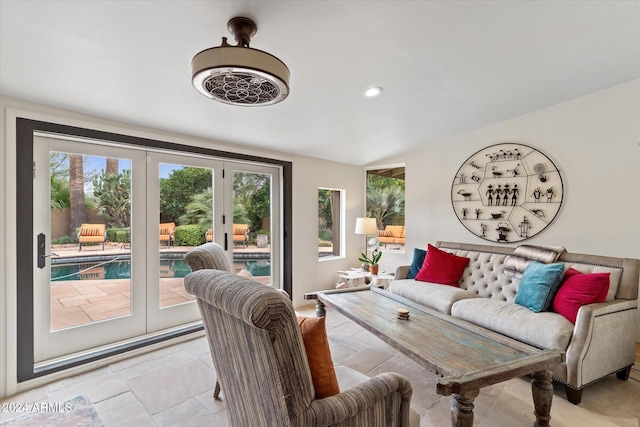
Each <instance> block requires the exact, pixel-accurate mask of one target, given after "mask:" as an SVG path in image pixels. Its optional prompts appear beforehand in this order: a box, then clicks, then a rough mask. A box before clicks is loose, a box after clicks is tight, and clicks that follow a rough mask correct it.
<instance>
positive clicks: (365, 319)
mask: <svg viewBox="0 0 640 427" xmlns="http://www.w3.org/2000/svg"><path fill="white" fill-rule="evenodd" d="M316 298H317V299H318V300H319V301H320V302H321V303H323V304H326V305H328V306H331V307H333V308H335V309H336V310H337V311H338V312H340V313H341V314H343V315H344V316H346V317H347V318H349V319H351V320H353V321H354V322H356V323H357V324H359V325H361V326H362V327H363V328H365V329H366V330H368V331H370V332H372V333H373V334H374V335H376V336H377V337H379V338H381V339H382V340H384V341H385V342H387V343H388V344H390V345H391V346H393V347H394V348H396V349H397V350H398V351H400V352H402V353H403V354H405V355H407V356H408V357H410V358H411V359H413V360H415V361H416V362H418V363H420V364H421V365H423V366H425V367H427V368H428V369H430V370H431V371H432V372H435V373H436V374H438V375H439V376H440V378H439V381H438V384H437V392H438V393H439V394H441V395H444V396H448V395H451V394H454V393H455V394H464V393H466V392H469V391H471V392H473V391H474V390H476V391H477V390H478V389H480V388H482V387H485V386H488V385H491V384H495V383H499V382H502V381H506V380H508V379H511V378H515V377H520V376H524V375H528V374H534V373H536V372H540V371H549V370H551V369H552V368H553V367H555V366H556V365H558V364H559V363H561V361H562V360H563V357H564V355H563V353H562V352H560V351H555V350H540V349H538V348H535V347H532V346H530V345H527V344H524V343H522V342H519V341H516V340H513V339H510V338H508V337H505V336H504V335H500V334H497V333H494V332H492V331H489V330H486V329H484V328H481V327H478V326H476V325H473V324H471V323H469V322H465V321H463V320H459V319H455V318H453V317H451V316H447V315H445V314H442V313H440V312H438V311H436V310H431V309H429V308H426V307H423V306H420V305H418V304H416V303H414V302H412V301H410V300H408V299H405V298H402V297H400V296H397V295H394V294H391V293H389V292H386V291H383V290H380V289H376V288H371V289H368V288H365V289H363V288H360V289H346V290H344V291H327V292H318V293H317V294H316ZM399 308H402V309H407V310H409V313H410V317H409V320H400V319H398V318H397V315H396V314H397V309H399Z"/></svg>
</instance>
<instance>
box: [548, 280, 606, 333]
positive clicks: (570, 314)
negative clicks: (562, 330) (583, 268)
mask: <svg viewBox="0 0 640 427" xmlns="http://www.w3.org/2000/svg"><path fill="white" fill-rule="evenodd" d="M609 276H610V274H609V273H590V274H586V273H581V272H579V271H578V270H575V269H573V268H570V269H568V270H567V272H566V273H565V274H564V279H563V281H562V284H561V285H560V289H558V292H557V293H556V296H555V297H554V298H553V303H552V304H551V308H552V309H553V311H555V312H556V313H560V314H562V315H563V316H564V317H566V318H567V320H569V321H570V322H571V323H574V324H575V323H576V317H578V310H579V309H580V307H582V306H583V305H587V304H592V303H594V302H603V301H604V300H605V299H607V293H608V292H609V284H610V282H609Z"/></svg>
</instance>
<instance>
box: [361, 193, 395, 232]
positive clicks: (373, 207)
mask: <svg viewBox="0 0 640 427" xmlns="http://www.w3.org/2000/svg"><path fill="white" fill-rule="evenodd" d="M367 187H368V188H367V216H368V217H370V218H375V219H376V221H377V222H378V228H380V229H384V225H385V222H386V221H387V220H389V219H391V218H392V217H394V216H396V215H398V216H404V191H402V189H401V188H399V187H386V188H374V187H373V186H367Z"/></svg>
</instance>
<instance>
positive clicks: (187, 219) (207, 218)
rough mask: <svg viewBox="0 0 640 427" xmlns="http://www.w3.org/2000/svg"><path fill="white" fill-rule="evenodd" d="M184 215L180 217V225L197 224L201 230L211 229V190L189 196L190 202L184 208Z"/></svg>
mask: <svg viewBox="0 0 640 427" xmlns="http://www.w3.org/2000/svg"><path fill="white" fill-rule="evenodd" d="M184 210H185V213H184V214H183V215H182V216H180V218H179V220H178V222H179V223H180V225H187V224H198V225H199V226H200V228H202V229H203V230H207V229H209V228H211V223H212V221H213V190H212V188H211V187H209V188H207V189H206V190H204V191H203V192H201V193H198V194H194V195H193V196H191V201H190V202H189V203H187V205H186V206H185V208H184Z"/></svg>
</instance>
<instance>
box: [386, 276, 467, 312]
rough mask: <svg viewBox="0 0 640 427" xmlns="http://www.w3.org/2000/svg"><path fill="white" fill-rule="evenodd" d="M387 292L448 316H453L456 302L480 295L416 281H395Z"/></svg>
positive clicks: (451, 287)
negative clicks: (452, 308) (452, 309)
mask: <svg viewBox="0 0 640 427" xmlns="http://www.w3.org/2000/svg"><path fill="white" fill-rule="evenodd" d="M387 290H388V291H389V292H391V293H394V294H396V295H400V296H401V297H404V298H407V299H410V300H411V301H415V302H417V303H418V304H422V305H424V306H426V307H429V308H433V309H435V310H438V311H440V312H442V313H446V314H451V306H452V305H453V304H454V303H455V302H456V301H460V300H462V299H466V298H473V299H475V298H478V295H476V294H475V293H473V292H470V291H467V290H465V289H460V288H456V287H453V286H447V285H439V284H437V283H429V282H419V281H416V280H414V279H404V280H393V281H392V282H391V283H390V284H389V288H388V289H387Z"/></svg>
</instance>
